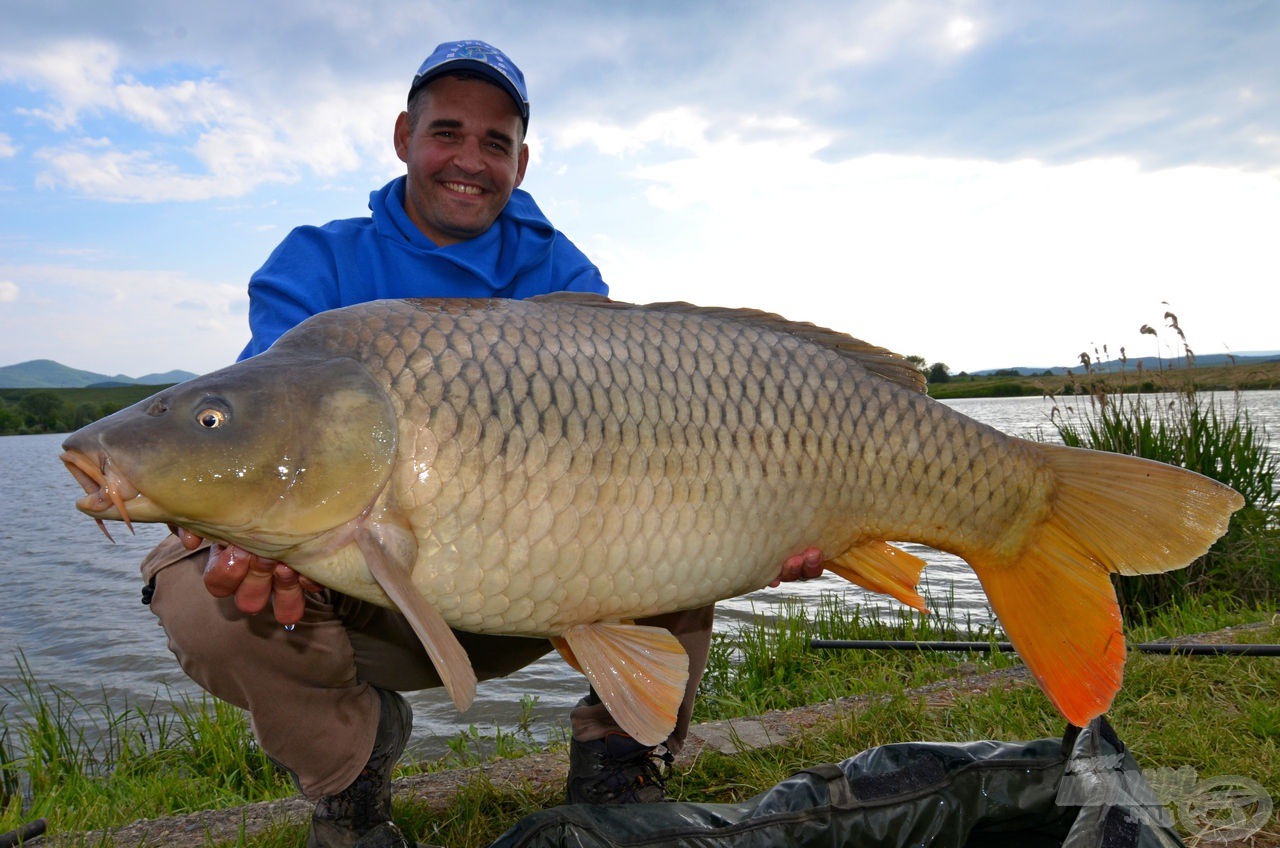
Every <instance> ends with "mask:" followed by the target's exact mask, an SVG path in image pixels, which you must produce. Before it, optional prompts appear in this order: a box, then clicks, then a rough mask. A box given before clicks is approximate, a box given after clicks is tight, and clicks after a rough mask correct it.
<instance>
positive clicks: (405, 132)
mask: <svg viewBox="0 0 1280 848" xmlns="http://www.w3.org/2000/svg"><path fill="white" fill-rule="evenodd" d="M411 135H413V126H412V123H411V122H410V121H409V113H408V112H401V113H400V117H398V118H396V130H395V142H396V155H397V156H399V157H400V161H401V162H406V163H407V162H408V161H409V136H411Z"/></svg>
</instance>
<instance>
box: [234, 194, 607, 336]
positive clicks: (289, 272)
mask: <svg viewBox="0 0 1280 848" xmlns="http://www.w3.org/2000/svg"><path fill="white" fill-rule="evenodd" d="M404 185H405V178H404V177H400V178H398V179H395V180H392V181H391V182H389V183H387V184H386V185H385V186H383V187H382V188H381V189H379V190H377V191H375V192H372V193H371V194H370V195H369V209H370V211H372V212H373V216H372V217H371V218H346V219H343V220H340V221H330V222H329V223H328V224H325V225H324V226H322V227H298V228H297V229H295V230H294V231H293V232H291V233H289V235H288V236H287V237H286V238H285V240H284V241H282V242H281V243H280V246H279V247H277V248H276V249H275V250H274V251H273V252H272V253H271V256H269V257H268V258H267V261H266V264H264V265H263V266H262V267H261V268H260V269H258V272H257V273H256V274H254V275H253V277H252V278H251V279H250V280H249V329H250V331H251V332H252V334H253V337H252V338H251V339H250V340H249V344H248V346H247V347H245V349H244V352H243V353H241V354H240V359H246V358H248V357H250V356H253V355H255V354H258V353H262V351H264V350H266V349H267V348H269V347H270V346H271V344H272V343H273V342H274V341H275V340H276V339H277V338H279V337H280V336H281V335H283V334H284V332H285V331H286V330H288V329H290V328H291V327H293V326H295V325H297V324H300V323H302V322H303V321H304V320H306V319H307V318H310V317H311V316H312V315H315V314H316V313H319V312H323V311H325V310H327V309H336V308H338V307H340V306H351V305H353V304H356V303H364V302H365V301H369V300H380V299H382V298H399V297H513V298H524V297H532V296H533V295H536V294H546V293H547V292H552V291H581V292H599V293H600V294H608V293H609V287H608V286H606V285H605V282H604V280H603V279H601V277H600V271H599V269H597V268H596V266H595V265H593V264H591V261H590V260H589V259H587V257H586V256H584V255H583V253H582V251H580V250H578V248H577V247H575V246H574V245H573V243H572V242H570V241H569V239H567V238H565V236H564V235H563V234H562V233H560V232H558V231H557V230H556V229H555V228H554V227H552V226H551V222H550V221H548V220H547V218H546V216H545V215H543V214H542V210H540V209H539V208H538V206H537V204H536V203H534V202H533V198H532V197H530V196H529V194H528V192H525V191H521V190H520V189H516V190H515V191H513V192H512V193H511V199H510V200H509V201H508V202H507V205H506V208H504V209H503V210H502V214H500V215H499V216H498V219H497V221H495V222H494V224H493V226H491V227H490V228H489V229H488V230H486V231H485V232H483V233H481V234H480V235H478V236H476V237H475V238H473V239H469V240H467V241H463V242H458V243H457V244H451V245H447V246H445V247H437V246H436V244H435V242H433V241H431V239H429V238H427V236H426V235H424V234H423V233H422V231H421V230H419V229H418V228H417V226H416V225H415V224H414V223H413V221H412V220H410V218H409V215H408V213H406V212H405V211H404Z"/></svg>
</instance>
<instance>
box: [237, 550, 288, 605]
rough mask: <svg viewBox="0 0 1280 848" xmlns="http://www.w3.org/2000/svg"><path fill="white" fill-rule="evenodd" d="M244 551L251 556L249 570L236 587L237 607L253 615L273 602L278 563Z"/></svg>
mask: <svg viewBox="0 0 1280 848" xmlns="http://www.w3.org/2000/svg"><path fill="white" fill-rule="evenodd" d="M242 553H244V555H245V556H247V557H248V558H249V571H248V573H247V574H245V576H244V582H243V583H241V584H240V587H239V588H238V589H236V609H238V610H240V612H243V613H248V614H250V615H252V614H254V613H258V612H262V611H263V610H264V609H266V608H267V604H269V603H270V602H271V586H272V581H273V575H274V573H275V570H276V565H278V563H277V562H276V561H275V560H273V559H263V558H262V557H260V556H258V555H257V554H251V553H247V552H243V551H242Z"/></svg>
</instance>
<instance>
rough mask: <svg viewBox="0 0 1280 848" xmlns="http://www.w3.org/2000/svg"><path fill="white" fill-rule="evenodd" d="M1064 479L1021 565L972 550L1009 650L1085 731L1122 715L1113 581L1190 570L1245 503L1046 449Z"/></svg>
mask: <svg viewBox="0 0 1280 848" xmlns="http://www.w3.org/2000/svg"><path fill="white" fill-rule="evenodd" d="M1037 447H1038V448H1040V449H1041V450H1042V451H1043V458H1044V460H1045V462H1046V464H1047V465H1048V467H1049V468H1050V469H1051V470H1052V471H1053V473H1054V478H1055V489H1054V498H1053V511H1052V512H1051V514H1050V515H1049V516H1048V518H1047V519H1045V520H1044V521H1043V522H1041V523H1040V524H1039V525H1038V526H1036V527H1034V528H1032V530H1031V531H1030V532H1029V534H1028V538H1027V540H1026V542H1025V543H1024V544H1023V546H1022V547H1021V549H1020V550H1019V551H1018V553H1017V554H1015V555H1014V556H1012V557H1004V558H997V557H996V556H994V555H992V554H986V555H984V554H982V553H977V554H973V553H972V552H970V553H967V554H966V555H965V558H966V559H967V560H968V561H969V563H970V565H972V566H973V570H974V572H975V573H976V574H977V575H978V579H979V580H981V581H982V586H983V588H984V589H985V590H986V593H987V598H988V599H989V600H990V601H991V606H992V608H993V609H994V610H995V612H996V615H997V616H998V617H999V619H1000V623H1001V624H1002V625H1003V627H1004V630H1005V633H1007V634H1008V636H1009V641H1011V642H1012V643H1013V646H1014V648H1016V649H1017V651H1018V654H1019V655H1020V656H1021V657H1022V659H1023V661H1024V662H1026V664H1027V666H1028V668H1029V669H1030V670H1031V673H1032V674H1033V675H1034V676H1035V678H1036V680H1037V681H1039V683H1040V685H1041V687H1042V688H1043V689H1044V690H1045V693H1046V694H1047V695H1048V696H1049V699H1050V700H1051V701H1053V703H1054V705H1055V706H1056V707H1057V708H1058V709H1059V710H1061V712H1062V714H1063V715H1064V716H1066V718H1067V719H1068V720H1069V721H1070V722H1071V723H1072V724H1075V725H1084V724H1086V723H1088V721H1089V720H1090V719H1092V718H1094V717H1096V716H1098V715H1101V714H1102V713H1104V712H1106V710H1107V709H1108V708H1109V707H1110V706H1111V701H1112V699H1113V698H1114V697H1115V694H1116V692H1117V691H1118V690H1119V689H1120V682H1121V679H1122V678H1123V676H1124V659H1125V648H1124V636H1123V633H1122V630H1121V620H1120V610H1119V607H1118V606H1117V604H1116V596H1115V590H1114V589H1113V588H1112V585H1111V574H1155V573H1159V572H1162V571H1171V570H1173V569H1176V568H1182V567H1184V566H1186V565H1189V564H1190V563H1191V562H1192V561H1193V560H1194V559H1195V558H1196V557H1198V556H1201V555H1202V554H1204V552H1205V551H1207V550H1208V549H1209V546H1210V545H1212V544H1213V542H1214V541H1215V540H1216V539H1217V538H1218V537H1219V536H1221V535H1222V534H1223V533H1225V532H1226V529H1227V522H1228V520H1229V519H1230V516H1231V513H1232V512H1234V511H1235V510H1237V509H1239V508H1240V507H1241V506H1243V505H1244V499H1243V498H1241V497H1240V495H1239V494H1238V493H1237V492H1235V491H1234V490H1233V489H1231V488H1229V487H1227V486H1224V485H1222V484H1221V483H1218V482H1216V481H1214V480H1210V479H1208V478H1207V477H1203V476H1201V475H1199V474H1195V473H1194V472H1191V471H1187V470H1186V469H1184V468H1177V467H1175V466H1171V465H1164V464H1162V463H1158V462H1151V461H1150V460H1145V459H1138V458H1136V457H1132V456H1124V455H1121V454H1113V453H1103V452H1099V451H1089V450H1081V449H1078V448H1065V447H1061V446H1058V445H1038V446H1037Z"/></svg>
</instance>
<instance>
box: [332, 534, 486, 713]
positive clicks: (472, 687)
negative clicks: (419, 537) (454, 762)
mask: <svg viewBox="0 0 1280 848" xmlns="http://www.w3.org/2000/svg"><path fill="white" fill-rule="evenodd" d="M355 536H356V545H357V547H359V548H360V553H362V554H364V561H365V565H366V566H368V568H369V573H370V574H372V575H373V579H374V580H376V581H377V582H378V585H379V586H380V587H382V591H384V592H386V593H387V597H389V598H391V600H392V601H394V602H395V605H396V606H397V607H398V608H399V609H400V612H402V613H404V617H405V618H407V619H408V620H409V625H410V626H411V627H412V628H413V632H414V633H416V634H418V639H419V640H420V641H421V642H422V647H424V648H426V650H427V655H428V656H430V657H431V663H432V665H434V666H435V667H436V672H437V673H438V674H439V675H440V682H441V683H443V684H444V688H445V691H447V692H448V693H449V697H450V698H452V699H453V703H454V705H455V706H456V707H457V708H458V711H459V712H466V710H467V708H468V707H470V706H471V702H472V701H473V700H475V697H476V673H475V670H474V669H472V667H471V658H470V657H468V656H467V652H466V650H464V649H463V647H462V644H461V643H460V642H459V641H458V637H457V636H456V635H454V632H453V630H452V629H451V628H450V627H449V624H448V622H446V621H445V620H444V616H442V615H441V614H440V611H439V610H438V609H436V608H435V607H434V606H432V605H431V603H430V602H428V601H427V599H426V598H424V597H423V596H422V594H421V593H419V592H418V590H417V589H415V588H414V587H413V583H412V582H411V581H410V580H409V575H410V574H411V573H412V570H413V561H414V558H415V556H416V552H417V542H416V541H415V540H414V538H413V534H412V533H410V532H409V531H407V530H404V529H402V528H400V527H396V526H394V525H387V524H381V525H373V526H371V527H361V528H360V529H358V530H357V531H356V534H355Z"/></svg>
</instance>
